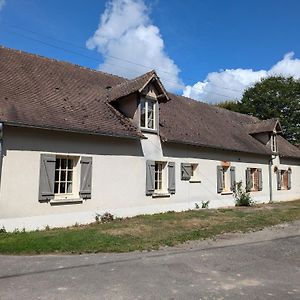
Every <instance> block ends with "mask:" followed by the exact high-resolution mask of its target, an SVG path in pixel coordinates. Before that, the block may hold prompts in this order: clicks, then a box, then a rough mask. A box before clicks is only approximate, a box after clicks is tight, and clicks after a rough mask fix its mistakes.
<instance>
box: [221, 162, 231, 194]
mask: <svg viewBox="0 0 300 300" xmlns="http://www.w3.org/2000/svg"><path fill="white" fill-rule="evenodd" d="M222 176H223V191H222V193H231V190H230V187H231V186H230V185H231V181H230V180H231V178H230V167H229V166H222Z"/></svg>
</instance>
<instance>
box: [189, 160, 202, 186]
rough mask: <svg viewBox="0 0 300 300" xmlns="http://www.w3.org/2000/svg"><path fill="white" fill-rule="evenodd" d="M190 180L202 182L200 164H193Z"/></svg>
mask: <svg viewBox="0 0 300 300" xmlns="http://www.w3.org/2000/svg"><path fill="white" fill-rule="evenodd" d="M190 182H200V176H199V167H198V164H191V178H190Z"/></svg>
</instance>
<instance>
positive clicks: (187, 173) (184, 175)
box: [181, 163, 192, 180]
mask: <svg viewBox="0 0 300 300" xmlns="http://www.w3.org/2000/svg"><path fill="white" fill-rule="evenodd" d="M191 176H192V165H191V164H186V163H182V164H181V180H190V179H191Z"/></svg>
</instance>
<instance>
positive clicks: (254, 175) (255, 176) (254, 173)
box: [250, 168, 259, 192]
mask: <svg viewBox="0 0 300 300" xmlns="http://www.w3.org/2000/svg"><path fill="white" fill-rule="evenodd" d="M250 174H251V179H252V180H251V182H252V186H251V187H250V191H251V192H258V190H259V174H258V168H250ZM255 179H256V180H255ZM256 182H257V186H255V183H256Z"/></svg>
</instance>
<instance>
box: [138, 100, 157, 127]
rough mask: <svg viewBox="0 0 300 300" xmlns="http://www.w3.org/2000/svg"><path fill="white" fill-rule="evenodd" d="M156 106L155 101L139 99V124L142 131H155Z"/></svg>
mask: <svg viewBox="0 0 300 300" xmlns="http://www.w3.org/2000/svg"><path fill="white" fill-rule="evenodd" d="M156 106H157V103H156V101H153V100H149V99H145V98H142V99H141V108H140V109H141V110H140V124H141V128H142V129H150V130H155V129H156V111H157V109H156Z"/></svg>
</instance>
